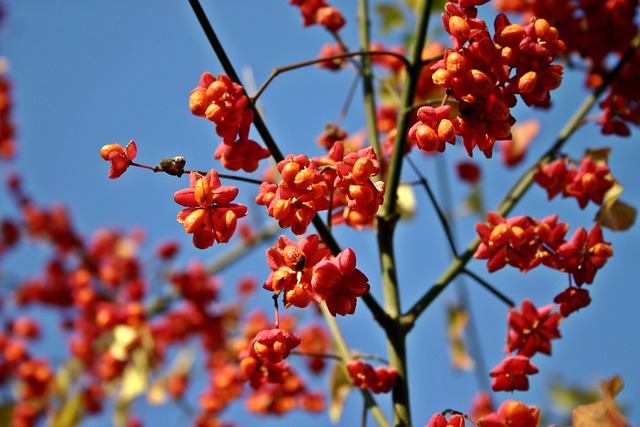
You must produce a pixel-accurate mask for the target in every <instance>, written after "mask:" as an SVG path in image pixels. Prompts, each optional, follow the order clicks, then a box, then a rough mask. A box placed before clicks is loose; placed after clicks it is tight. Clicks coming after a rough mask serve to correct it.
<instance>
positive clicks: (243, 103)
mask: <svg viewBox="0 0 640 427" xmlns="http://www.w3.org/2000/svg"><path fill="white" fill-rule="evenodd" d="M189 109H190V110H191V112H192V113H193V114H194V115H196V116H200V117H205V118H206V119H207V120H210V121H212V122H213V123H215V125H216V133H217V134H218V136H220V137H222V139H223V141H222V143H221V144H220V145H219V146H218V148H217V149H216V151H215V153H214V157H215V158H216V159H221V160H222V165H223V166H224V167H225V168H227V169H230V170H234V171H235V170H239V169H243V170H245V171H247V172H253V171H255V170H256V169H257V168H258V161H259V160H261V159H266V158H267V157H269V155H270V153H269V150H267V149H266V148H263V147H261V146H260V145H259V144H258V143H257V142H255V141H253V140H250V139H249V127H250V126H251V123H252V122H253V111H252V110H251V108H250V107H249V98H247V96H246V95H245V93H244V89H243V87H242V86H241V85H239V84H238V83H235V82H233V81H231V79H230V78H229V77H228V76H226V75H224V74H218V77H217V78H216V77H214V76H213V75H212V74H211V73H208V72H205V73H203V74H202V76H201V77H200V85H199V86H198V87H196V88H195V89H193V90H192V91H191V95H190V96H189Z"/></svg>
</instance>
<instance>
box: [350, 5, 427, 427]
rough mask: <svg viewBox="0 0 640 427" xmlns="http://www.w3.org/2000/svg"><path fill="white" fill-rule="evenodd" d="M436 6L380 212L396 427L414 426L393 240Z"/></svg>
mask: <svg viewBox="0 0 640 427" xmlns="http://www.w3.org/2000/svg"><path fill="white" fill-rule="evenodd" d="M432 3H433V1H432V0H422V1H421V2H420V6H419V10H418V14H417V16H418V19H417V23H416V31H415V32H414V34H415V36H414V40H413V47H412V50H411V55H410V65H409V66H408V67H407V77H406V80H405V83H404V86H403V90H402V100H401V105H400V108H399V111H400V114H399V117H398V124H397V134H396V138H395V141H394V149H393V154H392V156H391V162H390V164H389V171H388V177H387V182H386V190H385V191H386V197H385V200H384V204H383V205H382V206H381V208H380V212H379V214H378V223H377V226H378V227H377V233H378V248H379V251H380V267H381V271H382V274H381V275H382V287H383V294H384V306H385V311H386V312H387V313H388V314H389V316H390V324H389V325H388V327H387V328H386V329H385V331H386V333H387V348H388V352H389V365H390V366H391V367H393V368H395V369H396V370H397V371H398V377H397V378H398V379H397V380H396V383H395V385H394V387H393V395H392V397H393V418H394V425H396V426H400V427H407V426H410V425H411V407H410V401H409V374H408V367H407V348H406V337H407V332H408V330H407V329H405V328H404V327H403V325H402V322H401V320H402V317H401V314H402V308H401V303H400V292H399V283H398V276H397V273H396V261H395V254H394V245H393V236H394V232H395V227H396V223H397V219H398V215H397V194H398V185H399V183H400V173H401V170H402V160H403V158H404V154H405V146H406V141H407V131H408V129H409V107H410V106H411V105H412V104H413V102H414V98H415V91H416V87H417V82H418V78H419V76H420V70H421V67H422V65H421V58H422V50H423V47H424V43H425V39H426V34H427V29H428V25H429V13H430V11H431V6H432ZM362 24H363V22H361V25H362Z"/></svg>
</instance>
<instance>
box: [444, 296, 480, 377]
mask: <svg viewBox="0 0 640 427" xmlns="http://www.w3.org/2000/svg"><path fill="white" fill-rule="evenodd" d="M447 313H448V327H447V335H448V337H449V355H450V357H451V364H452V365H453V368H454V369H459V370H470V369H473V367H474V366H475V362H474V360H473V359H472V358H471V356H470V355H469V353H468V352H467V346H466V344H465V342H464V331H465V329H466V327H467V325H468V324H469V313H467V311H466V310H465V309H464V307H461V306H453V305H452V306H449V308H448V309H447Z"/></svg>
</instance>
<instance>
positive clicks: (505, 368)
mask: <svg viewBox="0 0 640 427" xmlns="http://www.w3.org/2000/svg"><path fill="white" fill-rule="evenodd" d="M537 373H538V368H537V367H536V366H535V365H533V364H531V362H529V358H528V357H525V356H509V357H507V358H505V359H504V360H503V361H502V362H501V363H500V364H499V365H498V366H496V367H495V368H493V370H492V371H491V372H490V374H489V375H491V377H492V378H493V382H492V383H491V389H492V390H493V391H513V390H529V378H528V377H527V375H533V374H537Z"/></svg>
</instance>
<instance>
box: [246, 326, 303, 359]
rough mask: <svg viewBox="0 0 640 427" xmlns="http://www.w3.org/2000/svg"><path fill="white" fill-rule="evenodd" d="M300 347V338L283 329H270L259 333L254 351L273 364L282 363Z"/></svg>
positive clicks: (255, 340)
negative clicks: (292, 351)
mask: <svg viewBox="0 0 640 427" xmlns="http://www.w3.org/2000/svg"><path fill="white" fill-rule="evenodd" d="M298 345H300V337H299V336H298V335H296V334H294V333H293V332H288V331H285V330H283V329H269V330H264V331H260V332H258V335H256V337H255V339H254V341H253V349H254V351H255V352H256V354H257V355H258V357H261V358H263V359H267V360H268V361H269V362H271V363H278V362H281V361H282V360H283V359H286V358H287V357H289V353H291V350H293V349H294V348H295V347H297V346H298Z"/></svg>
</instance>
